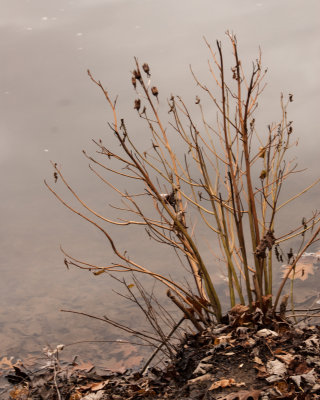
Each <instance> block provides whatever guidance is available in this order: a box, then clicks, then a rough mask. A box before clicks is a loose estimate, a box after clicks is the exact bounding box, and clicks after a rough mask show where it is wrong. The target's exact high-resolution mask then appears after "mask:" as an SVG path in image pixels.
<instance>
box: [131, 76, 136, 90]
mask: <svg viewBox="0 0 320 400" xmlns="http://www.w3.org/2000/svg"><path fill="white" fill-rule="evenodd" d="M131 82H132V85H133V87H134V88H135V89H136V87H137V80H136V78H135V76H134V75H133V76H132V78H131Z"/></svg>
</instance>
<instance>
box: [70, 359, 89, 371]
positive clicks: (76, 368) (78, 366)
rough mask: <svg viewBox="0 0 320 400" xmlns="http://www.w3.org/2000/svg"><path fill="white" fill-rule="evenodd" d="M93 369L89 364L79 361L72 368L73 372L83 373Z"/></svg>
mask: <svg viewBox="0 0 320 400" xmlns="http://www.w3.org/2000/svg"><path fill="white" fill-rule="evenodd" d="M93 368H94V365H93V364H91V362H83V361H80V362H79V364H78V363H75V365H74V367H73V368H72V372H73V371H85V372H90V371H91V370H92V369H93Z"/></svg>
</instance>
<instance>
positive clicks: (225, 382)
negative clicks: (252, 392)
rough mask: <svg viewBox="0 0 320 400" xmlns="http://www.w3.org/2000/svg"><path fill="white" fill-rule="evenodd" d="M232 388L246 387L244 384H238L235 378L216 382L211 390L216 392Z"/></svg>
mask: <svg viewBox="0 0 320 400" xmlns="http://www.w3.org/2000/svg"><path fill="white" fill-rule="evenodd" d="M230 386H237V387H239V386H245V383H244V382H240V383H237V382H236V381H235V380H234V379H233V378H230V379H221V380H220V381H217V382H214V383H213V384H212V385H211V386H210V387H209V390H215V389H219V388H225V387H230Z"/></svg>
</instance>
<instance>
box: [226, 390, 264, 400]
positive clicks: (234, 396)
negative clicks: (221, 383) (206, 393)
mask: <svg viewBox="0 0 320 400" xmlns="http://www.w3.org/2000/svg"><path fill="white" fill-rule="evenodd" d="M260 393H261V390H239V391H238V392H233V393H230V394H228V395H227V396H226V397H223V398H222V399H220V400H248V399H250V400H259V396H260Z"/></svg>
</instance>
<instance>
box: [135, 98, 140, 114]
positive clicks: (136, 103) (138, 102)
mask: <svg viewBox="0 0 320 400" xmlns="http://www.w3.org/2000/svg"><path fill="white" fill-rule="evenodd" d="M140 107H141V101H140V99H136V100H135V101H134V110H137V111H138V112H139V110H140Z"/></svg>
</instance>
